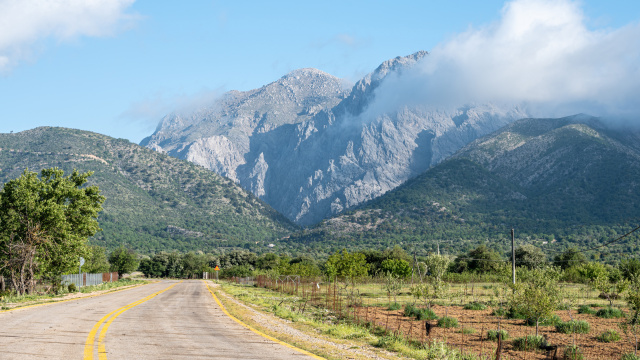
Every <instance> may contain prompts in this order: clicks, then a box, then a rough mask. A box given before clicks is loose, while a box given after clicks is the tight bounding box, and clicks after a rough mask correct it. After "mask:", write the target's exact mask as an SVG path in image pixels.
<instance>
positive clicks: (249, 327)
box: [202, 280, 325, 360]
mask: <svg viewBox="0 0 640 360" xmlns="http://www.w3.org/2000/svg"><path fill="white" fill-rule="evenodd" d="M202 281H203V282H204V284H205V286H206V287H207V290H209V292H210V293H211V296H213V299H214V300H215V301H216V302H217V303H218V306H220V309H222V312H223V313H224V314H225V315H227V316H228V317H230V318H231V319H232V320H233V321H235V322H237V323H238V324H240V325H242V326H244V327H245V328H247V329H249V330H251V331H253V332H254V333H256V334H258V335H260V336H262V337H264V338H267V339H269V340H271V341H274V342H277V343H278V344H280V345H284V346H286V347H288V348H290V349H293V350H295V351H298V352H301V353H303V354H305V355H309V356H311V357H312V358H314V359H322V360H325V359H324V358H323V357H320V356H318V355H316V354H312V353H310V352H308V351H306V350H302V349H300V348H298V347H295V346H293V345H291V344H287V343H286V342H284V341H280V340H278V339H276V338H274V337H272V336H269V335H267V334H265V333H263V332H261V331H259V330H256V329H254V328H252V327H251V326H249V325H247V324H245V323H243V322H242V321H240V320H238V319H237V318H236V317H234V316H233V315H231V314H229V312H228V311H227V309H225V307H224V305H222V303H221V302H220V300H218V297H217V296H216V294H214V293H213V291H211V288H210V287H209V285H208V284H207V282H206V281H204V280H202Z"/></svg>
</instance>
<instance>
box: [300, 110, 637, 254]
mask: <svg viewBox="0 0 640 360" xmlns="http://www.w3.org/2000/svg"><path fill="white" fill-rule="evenodd" d="M639 143H640V136H638V135H637V132H633V131H630V130H624V131H622V130H610V129H606V128H605V127H603V126H602V125H601V124H600V123H599V122H598V121H597V120H596V119H593V118H588V117H584V116H578V117H570V118H563V119H525V120H520V121H516V122H515V123H513V124H511V125H509V126H507V127H505V128H503V129H501V130H500V131H498V132H496V133H494V134H491V135H489V136H487V137H484V138H481V139H479V140H477V141H475V142H473V143H471V144H470V145H468V146H467V147H465V148H464V149H462V150H461V151H459V152H458V153H456V154H455V155H454V156H453V157H452V158H450V159H449V160H447V161H444V162H443V163H441V164H439V165H437V166H435V167H433V168H432V169H430V170H428V171H427V172H425V173H423V174H422V175H420V176H418V177H416V178H414V179H412V180H410V181H408V182H407V183H405V184H404V185H402V186H400V187H399V188H397V189H395V190H393V191H390V192H389V193H387V194H385V195H383V196H382V197H380V198H378V199H375V200H373V201H371V202H369V203H368V204H366V205H364V206H362V207H360V208H359V209H355V210H353V211H350V212H348V213H345V214H343V215H341V216H338V217H335V218H332V219H329V220H326V221H324V222H323V223H322V224H320V225H318V226H317V227H315V228H313V229H310V230H306V231H304V232H298V233H296V234H294V235H292V236H291V238H290V242H291V244H292V246H298V247H300V248H305V247H308V246H310V247H315V246H316V244H322V245H320V246H321V247H323V248H324V249H326V250H328V251H331V249H334V248H338V247H339V246H341V245H342V244H346V245H351V246H350V247H356V248H357V247H371V246H374V247H386V246H392V245H394V244H400V243H401V244H402V245H403V246H404V247H405V248H407V249H411V248H414V247H415V248H416V249H417V251H418V252H419V253H420V252H426V251H431V250H435V249H436V246H437V244H439V245H440V249H441V250H442V251H445V252H455V253H457V252H458V251H461V250H468V249H470V248H472V247H473V246H476V245H478V244H480V243H486V244H488V245H490V246H491V247H493V248H497V249H503V250H507V249H508V248H509V246H510V229H511V228H512V227H513V228H515V230H516V234H517V237H518V241H519V242H520V243H533V244H535V245H537V246H541V247H543V248H544V249H546V250H547V251H548V252H549V253H550V254H551V253H553V251H558V250H561V249H564V248H566V247H568V246H572V245H577V246H579V247H581V248H583V249H584V248H587V247H589V246H594V245H597V244H600V243H602V242H603V241H605V240H610V239H612V238H614V237H615V236H617V235H619V234H623V233H625V232H626V231H628V230H630V229H631V228H633V227H635V226H637V225H638V224H640V152H639V151H638V150H637V148H638V144H639ZM639 249H640V248H639V247H638V237H637V236H632V237H630V238H628V239H625V241H623V242H622V243H621V244H618V245H615V246H609V247H605V248H602V249H600V250H598V251H594V252H591V253H590V255H591V256H592V257H594V258H598V257H604V258H607V259H614V258H619V257H621V256H625V255H626V254H633V253H635V252H636V251H638V250H639Z"/></svg>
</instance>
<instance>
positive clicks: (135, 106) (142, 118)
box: [119, 88, 224, 129]
mask: <svg viewBox="0 0 640 360" xmlns="http://www.w3.org/2000/svg"><path fill="white" fill-rule="evenodd" d="M223 92H224V90H223V89H222V88H219V89H215V90H210V89H202V90H200V91H199V92H197V93H195V94H190V95H186V94H178V95H169V96H168V95H165V94H162V93H158V94H156V95H154V96H153V97H149V98H146V99H143V100H141V101H136V102H133V103H131V104H130V106H129V108H128V109H127V110H125V111H124V112H123V113H121V114H120V116H119V118H120V119H121V120H131V121H136V122H141V123H143V124H145V126H147V127H149V129H154V128H155V127H156V125H157V124H158V121H159V120H160V119H162V117H164V116H165V115H167V114H169V113H178V114H183V115H189V114H192V113H194V112H195V111H197V110H203V109H204V110H205V111H206V110H207V109H209V108H211V107H213V106H215V104H216V103H217V101H218V100H219V99H220V97H221V96H222V94H223Z"/></svg>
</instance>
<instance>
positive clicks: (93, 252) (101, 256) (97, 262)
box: [82, 245, 111, 273]
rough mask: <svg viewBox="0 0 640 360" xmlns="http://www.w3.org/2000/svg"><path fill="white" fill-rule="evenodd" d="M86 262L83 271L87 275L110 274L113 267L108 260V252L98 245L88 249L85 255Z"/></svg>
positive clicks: (90, 246)
mask: <svg viewBox="0 0 640 360" xmlns="http://www.w3.org/2000/svg"><path fill="white" fill-rule="evenodd" d="M84 260H85V263H84V265H82V271H83V272H87V273H103V272H108V271H109V268H110V266H111V265H110V264H109V260H108V259H107V250H106V249H105V248H103V247H102V246H98V245H89V246H88V247H87V249H86V251H85V253H84Z"/></svg>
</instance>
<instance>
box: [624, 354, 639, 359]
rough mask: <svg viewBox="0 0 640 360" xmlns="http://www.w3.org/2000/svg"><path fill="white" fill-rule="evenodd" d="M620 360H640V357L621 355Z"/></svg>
mask: <svg viewBox="0 0 640 360" xmlns="http://www.w3.org/2000/svg"><path fill="white" fill-rule="evenodd" d="M620 360H640V356H638V355H635V354H632V353H629V354H624V355H622V357H621V358H620Z"/></svg>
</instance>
